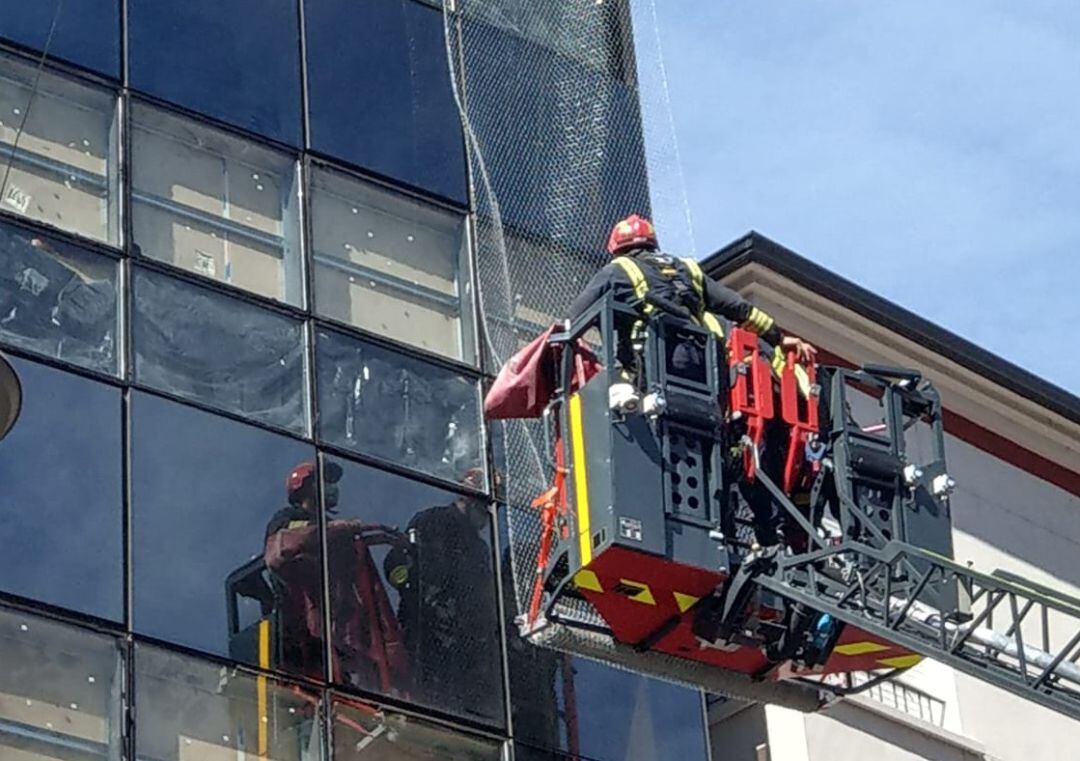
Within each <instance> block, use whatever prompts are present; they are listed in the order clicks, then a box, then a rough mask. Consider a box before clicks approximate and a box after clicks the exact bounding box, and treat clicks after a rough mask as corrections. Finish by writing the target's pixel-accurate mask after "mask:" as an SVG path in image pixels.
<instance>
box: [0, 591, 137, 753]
mask: <svg viewBox="0 0 1080 761" xmlns="http://www.w3.org/2000/svg"><path fill="white" fill-rule="evenodd" d="M124 682H125V678H124V664H123V659H122V658H121V652H120V643H119V642H118V641H117V640H115V639H113V638H112V637H106V636H102V635H100V634H96V633H94V632H90V631H86V630H84V629H78V628H75V627H73V626H67V625H64V624H59V623H56V622H53V621H49V620H47V619H44V618H39V617H37V616H31V615H27V614H25V613H20V612H18V611H14V610H9V609H6V608H0V695H3V700H0V725H2V726H3V731H0V758H3V759H19V760H20V761H22V759H26V761H34V760H35V759H42V761H44V760H45V759H76V758H78V759H89V758H93V759H99V760H100V761H121V759H123V758H125V757H126V754H125V753H124V731H123V726H124V721H123V705H122V702H121V695H122V694H123V692H124V690H125V686H124Z"/></svg>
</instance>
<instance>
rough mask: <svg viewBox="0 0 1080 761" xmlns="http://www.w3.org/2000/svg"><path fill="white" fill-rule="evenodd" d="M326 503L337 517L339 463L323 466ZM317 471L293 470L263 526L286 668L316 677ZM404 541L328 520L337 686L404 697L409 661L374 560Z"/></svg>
mask: <svg viewBox="0 0 1080 761" xmlns="http://www.w3.org/2000/svg"><path fill="white" fill-rule="evenodd" d="M324 473H325V479H324V481H325V483H324V487H323V488H324V492H325V493H324V496H323V499H324V502H325V505H326V512H327V515H328V516H333V515H335V514H336V513H337V509H336V508H337V504H338V499H339V496H338V487H337V483H338V482H339V481H340V480H341V476H342V470H341V466H339V465H338V464H336V463H333V462H327V463H326V467H325V471H324ZM316 474H317V469H316V467H315V464H314V463H312V462H304V463H301V464H299V465H297V466H296V467H295V468H294V469H293V470H292V471H291V472H290V473H289V475H288V477H287V478H286V492H287V494H288V500H289V505H288V507H285V508H283V509H281V510H279V511H278V512H277V513H275V514H274V516H273V517H272V518H271V519H270V522H269V524H268V525H267V527H266V545H265V553H264V557H265V560H266V565H267V567H268V568H269V570H270V572H271V578H272V580H273V587H274V592H275V598H276V600H277V603H278V610H279V613H280V615H279V621H280V627H281V638H282V649H283V654H284V660H285V662H286V663H288V664H290V665H293V666H294V667H297V668H299V669H300V670H301V671H302V673H305V674H308V675H310V676H313V677H316V678H318V677H320V676H321V674H322V640H323V637H322V631H323V626H322V606H321V605H320V603H319V599H320V590H321V588H322V585H321V578H322V570H321V569H322V564H321V562H320V556H319V533H318V494H317V487H316ZM398 541H400V543H403V542H404V538H403V537H401V536H400V534H396V532H393V531H392V530H389V529H387V528H386V527H384V526H375V525H369V524H364V523H362V522H360V521H356V520H344V519H336V518H334V519H328V520H327V523H326V551H327V565H328V566H329V568H330V569H331V573H330V587H329V600H330V614H331V615H330V620H331V627H332V629H331V633H330V635H331V636H330V641H331V644H332V648H333V649H332V653H333V656H332V663H331V667H332V672H333V673H332V677H333V679H334V681H336V682H338V683H344V684H350V685H353V686H357V687H361V688H365V689H379V690H381V691H382V692H385V693H392V694H396V695H399V696H404V695H406V694H407V692H408V686H409V685H408V672H409V670H408V663H407V658H406V654H405V649H404V645H403V643H402V636H401V630H400V627H399V626H398V623H397V619H396V618H395V616H394V612H393V608H392V606H391V604H390V600H389V597H388V596H387V594H386V590H385V588H384V587H383V585H382V583H381V582H380V580H379V575H378V571H377V569H376V567H375V563H374V560H373V558H372V556H371V547H372V546H373V545H376V544H394V543H395V542H398Z"/></svg>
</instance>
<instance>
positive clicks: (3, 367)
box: [0, 355, 22, 439]
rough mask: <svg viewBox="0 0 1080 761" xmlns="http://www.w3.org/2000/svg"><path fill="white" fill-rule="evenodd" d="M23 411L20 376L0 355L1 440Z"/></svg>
mask: <svg viewBox="0 0 1080 761" xmlns="http://www.w3.org/2000/svg"><path fill="white" fill-rule="evenodd" d="M21 409H22V384H21V383H19V376H18V375H16V374H15V368H13V367H12V366H11V365H10V363H8V361H7V359H5V358H4V356H3V355H0V439H2V438H4V437H5V436H7V435H8V432H9V431H10V430H11V428H12V426H14V425H15V421H16V420H18V419H19V411H20V410H21Z"/></svg>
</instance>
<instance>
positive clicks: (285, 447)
mask: <svg viewBox="0 0 1080 761" xmlns="http://www.w3.org/2000/svg"><path fill="white" fill-rule="evenodd" d="M131 405H132V407H131V421H132V422H131V425H132V434H131V435H132V461H131V483H132V534H133V563H134V567H133V574H132V575H133V579H134V590H135V591H134V625H135V629H136V630H137V631H139V632H140V633H143V634H147V635H150V636H153V637H156V638H159V639H164V640H169V641H172V642H176V643H179V644H182V645H186V646H188V647H191V648H195V649H198V650H202V651H205V652H208V653H212V654H215V655H221V656H229V657H231V658H233V659H235V660H238V661H241V662H244V663H249V664H252V665H257V666H263V667H273V668H281V669H283V670H287V671H292V672H299V673H304V674H306V675H308V676H311V677H313V678H318V677H319V676H321V675H322V674H323V671H324V670H323V667H322V664H323V654H322V649H323V648H322V626H321V620H322V618H321V612H320V611H321V610H322V607H321V604H320V600H321V594H320V589H321V578H322V572H321V567H322V562H321V557H322V555H321V551H320V549H319V547H320V545H319V536H318V526H317V523H318V518H317V512H316V510H315V501H314V499H313V497H310V498H309V499H308V500H307V501H305V500H304V499H303V497H304V495H307V494H309V493H310V494H311V495H313V494H314V490H315V481H316V478H315V476H314V475H313V474H312V475H311V476H310V477H309V478H308V480H307V483H306V484H305V483H304V479H303V478H302V477H301V478H300V482H299V483H296V484H294V485H290V483H289V481H288V479H289V476H290V474H292V473H293V471H294V469H296V468H297V467H299V466H303V464H304V463H311V462H313V458H314V451H313V449H312V448H311V447H309V446H305V445H303V444H301V443H299V442H297V441H294V440H292V439H289V438H286V437H284V436H279V435H276V434H272V433H267V432H266V431H263V430H261V429H258V428H255V427H253V426H250V425H244V424H242V423H237V422H234V421H231V420H228V419H226V418H222V417H220V416H217V415H212V414H210V413H207V412H202V411H201V410H197V409H194V408H192V407H187V406H185V405H182V404H178V403H176V402H170V401H167V400H164V399H161V398H158V397H155V396H152V395H149V394H143V393H138V392H136V393H134V394H132V401H131Z"/></svg>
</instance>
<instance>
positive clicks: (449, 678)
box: [385, 468, 502, 716]
mask: <svg viewBox="0 0 1080 761" xmlns="http://www.w3.org/2000/svg"><path fill="white" fill-rule="evenodd" d="M462 483H463V484H464V485H465V486H468V487H470V488H473V489H477V490H480V489H481V488H483V471H482V470H481V469H479V468H472V469H470V470H469V471H468V472H466V474H465V476H464V478H463V479H462ZM489 527H490V522H489V517H488V505H487V500H486V499H484V498H482V497H471V496H464V495H460V496H458V497H456V498H455V499H454V500H453V501H452V502H451V503H449V504H446V505H438V506H435V507H431V508H428V509H427V510H423V511H421V512H419V513H417V514H416V515H415V516H413V519H412V520H411V521H410V522H409V525H408V528H407V534H408V536H409V547H408V552H407V553H405V552H402V551H400V550H398V549H395V550H392V551H391V552H390V554H389V555H388V556H387V558H386V562H385V570H386V575H387V578H388V579H389V580H390V582H391V583H392V584H394V586H395V587H397V589H398V592H399V593H400V595H401V602H400V604H399V606H398V619H399V620H400V621H401V627H402V630H403V633H404V635H405V644H406V647H407V648H408V651H409V655H410V656H411V661H412V663H413V668H414V675H413V676H414V683H415V684H416V687H417V690H418V692H419V696H422V697H423V698H424V699H425V700H426V701H431V702H434V703H436V704H439V705H446V706H452V707H455V708H464V709H465V710H466V711H469V712H472V713H476V714H478V715H480V716H492V715H495V716H497V715H498V712H499V710H500V698H499V696H500V695H501V694H502V690H501V688H500V677H499V667H498V658H497V657H496V655H495V654H496V653H497V652H498V613H497V607H496V602H495V597H494V594H493V592H494V584H493V579H494V569H493V567H492V558H491V547H490V545H489V544H488V541H487V533H488V531H489Z"/></svg>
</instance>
